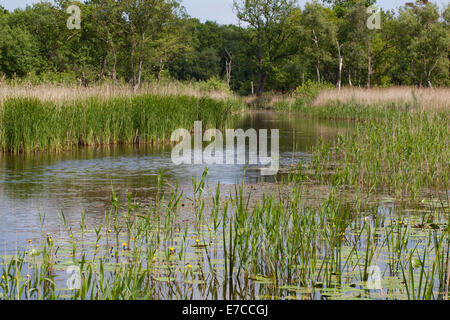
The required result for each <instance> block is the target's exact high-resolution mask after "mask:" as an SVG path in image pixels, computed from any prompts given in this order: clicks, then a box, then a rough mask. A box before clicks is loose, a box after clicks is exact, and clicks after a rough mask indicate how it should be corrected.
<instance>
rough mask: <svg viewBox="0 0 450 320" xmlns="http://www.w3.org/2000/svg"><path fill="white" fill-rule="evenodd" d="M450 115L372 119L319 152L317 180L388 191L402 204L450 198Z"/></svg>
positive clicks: (385, 115)
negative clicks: (427, 196)
mask: <svg viewBox="0 0 450 320" xmlns="http://www.w3.org/2000/svg"><path fill="white" fill-rule="evenodd" d="M362 110H364V109H362ZM331 112H332V111H330V115H331V114H332V113H331ZM371 112H374V111H373V110H372V111H371ZM381 115H382V116H381ZM449 115H450V114H449V113H448V112H433V113H429V112H419V113H409V112H403V111H390V112H386V111H383V112H381V111H379V113H378V114H377V116H378V117H370V116H367V115H366V117H365V118H364V121H357V122H355V123H354V128H353V129H352V130H349V131H348V132H346V133H343V134H340V135H339V136H338V138H337V139H336V141H335V142H334V143H332V144H325V143H323V142H322V143H319V144H318V145H317V146H316V147H315V148H314V150H313V164H312V165H313V167H314V170H315V173H316V177H319V179H332V180H334V181H339V182H340V183H342V184H344V185H348V186H351V187H356V188H357V189H359V190H366V191H368V190H378V191H380V190H383V191H387V192H389V193H392V194H395V196H396V197H400V198H408V197H412V198H413V199H417V198H419V196H421V195H422V193H423V192H433V193H434V194H436V193H438V192H439V191H443V192H446V190H448V187H449V178H450V177H449V173H450V162H449V159H450V146H449ZM330 170H331V172H332V173H331V174H330Z"/></svg>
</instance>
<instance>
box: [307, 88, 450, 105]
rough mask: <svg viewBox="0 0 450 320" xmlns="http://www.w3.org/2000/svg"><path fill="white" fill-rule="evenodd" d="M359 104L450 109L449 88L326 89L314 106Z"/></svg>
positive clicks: (317, 98) (316, 99)
mask: <svg viewBox="0 0 450 320" xmlns="http://www.w3.org/2000/svg"><path fill="white" fill-rule="evenodd" d="M336 102H338V103H341V104H357V105H361V106H390V105H396V106H399V107H405V106H412V109H415V110H420V111H424V110H442V109H446V110H449V109H450V89H449V88H435V89H429V88H422V89H419V88H411V87H391V88H370V89H367V88H356V87H345V88H342V89H341V90H340V91H339V90H335V89H324V90H322V91H321V92H320V93H319V95H318V96H317V97H316V98H315V100H314V102H313V104H312V105H313V106H318V107H320V106H326V105H329V104H333V103H336Z"/></svg>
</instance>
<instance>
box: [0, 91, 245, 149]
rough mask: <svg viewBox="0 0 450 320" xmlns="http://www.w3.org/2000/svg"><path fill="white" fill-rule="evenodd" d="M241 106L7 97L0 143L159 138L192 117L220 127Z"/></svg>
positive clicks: (69, 144)
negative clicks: (64, 101) (60, 100)
mask: <svg viewBox="0 0 450 320" xmlns="http://www.w3.org/2000/svg"><path fill="white" fill-rule="evenodd" d="M241 109H242V105H241V104H240V103H239V102H238V101H236V100H215V99H211V98H207V97H201V98H197V97H190V96H152V95H140V96H130V97H114V98H109V99H101V98H87V99H84V100H79V101H71V102H66V103H63V104H62V105H59V104H58V103H55V102H50V101H42V100H38V99H35V98H10V99H7V100H6V101H5V102H4V103H3V106H2V108H1V109H0V149H1V150H2V151H7V152H14V153H17V152H33V151H48V150H50V151H61V150H67V149H71V148H73V147H76V146H94V145H110V144H124V143H127V144H143V143H152V144H159V143H163V142H167V141H169V140H170V135H171V133H172V132H173V131H174V130H175V129H178V128H186V129H190V128H192V127H193V125H194V121H196V120H201V121H203V122H204V125H208V126H212V127H215V128H221V127H222V126H223V125H224V124H225V123H226V121H227V119H228V118H229V116H230V115H231V114H232V113H233V112H235V111H239V110H241Z"/></svg>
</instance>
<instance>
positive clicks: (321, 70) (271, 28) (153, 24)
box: [0, 0, 450, 96]
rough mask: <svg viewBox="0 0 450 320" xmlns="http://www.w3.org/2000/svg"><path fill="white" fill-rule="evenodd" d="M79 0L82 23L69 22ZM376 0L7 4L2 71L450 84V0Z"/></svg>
mask: <svg viewBox="0 0 450 320" xmlns="http://www.w3.org/2000/svg"><path fill="white" fill-rule="evenodd" d="M73 4H75V5H77V6H78V7H79V8H80V12H81V28H79V29H69V28H68V27H67V20H68V18H69V16H70V13H67V8H68V7H69V6H70V5H73ZM373 4H375V1H374V0H348V1H342V0H324V1H320V2H319V1H315V0H314V1H310V2H308V3H306V5H305V6H304V7H302V8H301V7H300V6H298V4H297V2H296V1H295V0H235V1H234V12H235V13H236V15H237V17H238V19H239V25H219V24H217V23H216V22H212V21H207V22H205V23H202V22H200V21H199V20H198V19H195V18H192V17H190V16H189V15H188V14H187V13H186V11H185V9H184V8H183V7H182V6H181V4H180V1H179V0H89V1H85V2H77V1H69V0H56V1H55V2H54V3H50V2H45V1H42V2H39V3H37V4H34V5H32V6H28V7H26V9H16V10H14V11H13V12H9V11H7V10H5V9H4V8H3V7H1V6H0V30H1V32H0V77H3V78H7V79H13V80H16V79H18V80H20V79H28V80H30V81H37V82H40V81H53V82H55V81H56V82H63V81H68V82H76V81H78V82H80V83H82V84H84V85H88V84H90V83H94V82H98V81H122V82H126V83H129V84H130V85H131V86H133V87H134V88H136V89H137V88H138V87H139V86H140V85H141V84H142V82H143V81H161V80H170V79H174V80H179V81H222V82H224V83H226V84H227V85H228V86H229V88H230V89H232V90H234V91H235V92H238V93H239V94H243V95H248V94H251V93H254V94H256V95H258V96H260V95H262V94H263V93H264V92H267V91H276V92H289V91H291V90H294V89H295V88H296V87H298V86H301V85H302V84H304V83H305V82H308V81H314V82H317V83H322V84H332V85H335V86H337V87H339V88H340V87H341V86H365V87H373V86H392V85H414V86H420V87H422V86H428V87H433V86H448V85H450V80H449V67H450V64H449V57H450V50H449V47H450V32H449V25H450V5H447V7H446V8H439V7H438V6H437V5H435V4H433V3H430V2H428V1H425V0H422V1H420V0H418V1H416V2H415V3H407V4H406V5H405V6H402V7H399V8H398V9H396V10H391V11H385V10H381V11H380V19H381V20H380V21H381V25H380V28H376V29H371V28H368V26H367V21H368V19H369V18H370V14H368V11H367V8H368V7H369V6H372V5H373Z"/></svg>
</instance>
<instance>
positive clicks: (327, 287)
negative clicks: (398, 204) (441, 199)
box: [0, 173, 449, 299]
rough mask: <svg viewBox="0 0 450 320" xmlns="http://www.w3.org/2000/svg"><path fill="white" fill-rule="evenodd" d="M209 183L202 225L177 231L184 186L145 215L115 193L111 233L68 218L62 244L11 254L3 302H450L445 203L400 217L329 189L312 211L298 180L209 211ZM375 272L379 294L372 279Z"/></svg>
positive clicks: (46, 241)
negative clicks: (69, 284)
mask: <svg viewBox="0 0 450 320" xmlns="http://www.w3.org/2000/svg"><path fill="white" fill-rule="evenodd" d="M205 177H206V173H205V175H204V177H202V179H201V180H200V181H198V182H197V181H193V190H194V196H193V197H192V198H191V201H193V203H194V204H195V203H197V205H193V208H194V211H195V212H193V214H194V216H195V217H196V219H197V220H196V223H195V224H194V226H193V227H190V226H185V225H182V224H180V223H179V220H178V212H179V209H180V208H179V206H180V199H181V198H182V197H183V194H182V193H181V192H179V191H178V189H177V187H174V188H171V189H170V190H169V192H166V193H165V195H164V196H162V197H156V198H155V202H154V203H153V204H152V205H151V206H150V207H149V208H148V209H144V208H142V207H141V206H140V205H139V204H138V203H136V202H135V201H134V200H133V197H131V195H129V194H128V195H127V197H126V199H127V200H126V201H125V203H124V204H123V202H122V200H121V199H123V198H122V197H121V196H120V194H118V193H116V192H113V193H112V196H111V209H110V210H109V211H108V212H107V214H106V216H105V222H104V225H102V226H96V227H95V228H94V229H93V230H92V228H89V227H88V228H85V227H84V226H83V227H81V226H82V225H83V222H82V223H81V225H80V227H79V228H75V226H74V225H70V224H69V223H67V221H66V220H65V218H64V216H62V221H63V225H64V229H65V230H66V234H67V235H66V236H65V237H64V236H62V235H59V236H58V237H59V238H58V239H57V238H56V237H57V236H56V235H54V236H52V235H49V234H45V233H44V232H45V231H42V236H41V241H40V242H39V243H37V244H36V245H35V244H34V242H33V243H31V244H28V245H24V249H23V250H22V251H21V252H20V253H16V254H14V255H10V256H7V255H5V256H2V258H1V271H0V273H1V275H2V280H1V281H0V292H1V294H2V298H3V299H276V298H280V297H281V298H283V297H290V298H293V297H294V298H296V299H317V298H325V299H444V297H445V293H446V290H447V291H448V287H446V284H445V283H446V279H447V278H448V274H447V272H448V271H447V270H448V263H449V239H448V235H449V234H448V204H447V206H439V205H437V204H432V203H434V202H430V203H429V207H428V208H425V209H424V212H425V213H424V214H423V215H422V216H421V215H419V216H414V215H402V214H401V213H400V212H398V213H397V215H393V214H392V215H391V214H384V213H382V212H380V211H379V209H378V208H379V207H378V206H377V205H375V206H373V207H372V206H369V207H365V206H361V205H360V204H359V203H358V202H355V203H344V202H342V201H341V200H339V197H338V195H337V193H336V192H331V193H330V195H329V197H328V198H327V199H325V200H324V201H322V202H321V203H319V204H318V205H315V206H307V205H305V201H304V199H303V196H302V194H303V192H302V188H303V187H304V184H303V176H302V175H298V174H294V175H292V176H291V177H290V178H289V180H288V181H289V183H290V185H291V187H292V189H291V192H290V193H288V194H286V195H285V196H280V197H275V196H273V195H272V196H264V197H263V198H262V199H261V200H258V201H257V203H256V205H255V206H254V208H253V209H250V208H249V205H248V203H249V198H247V197H245V196H244V193H243V188H244V185H236V186H235V190H234V192H233V193H232V194H231V198H230V199H229V200H227V201H225V202H224V203H223V202H214V206H213V207H212V208H211V212H210V214H203V213H206V212H203V210H204V207H203V206H202V205H201V203H199V202H198V199H199V198H201V195H202V186H203V181H204V179H205ZM161 186H162V185H161ZM334 188H337V186H334ZM220 193H221V191H220V188H217V189H216V194H212V195H211V197H213V199H220V197H221V194H220ZM81 221H83V219H81ZM42 230H43V229H42ZM52 237H53V238H52ZM81 239H83V240H81ZM71 265H76V266H79V267H80V270H81V286H80V288H79V289H75V290H67V289H65V288H64V280H65V278H66V277H67V275H65V272H64V271H65V270H66V269H67V268H68V267H69V266H71ZM374 265H376V266H379V268H380V269H381V276H382V279H381V288H373V287H371V286H370V283H369V282H368V280H369V276H370V274H369V273H368V269H369V266H374ZM26 274H28V275H29V277H27V276H25V275H26Z"/></svg>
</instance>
